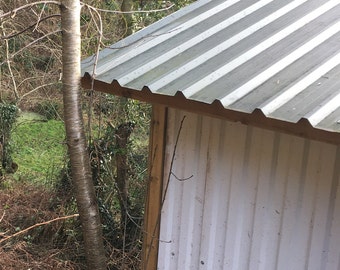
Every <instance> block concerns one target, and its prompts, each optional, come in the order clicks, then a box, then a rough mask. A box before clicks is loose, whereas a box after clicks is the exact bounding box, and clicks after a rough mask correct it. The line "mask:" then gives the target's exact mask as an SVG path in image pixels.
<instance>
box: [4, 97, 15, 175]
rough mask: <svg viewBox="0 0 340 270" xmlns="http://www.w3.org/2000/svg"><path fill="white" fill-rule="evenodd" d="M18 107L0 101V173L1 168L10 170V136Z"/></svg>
mask: <svg viewBox="0 0 340 270" xmlns="http://www.w3.org/2000/svg"><path fill="white" fill-rule="evenodd" d="M17 113H18V108H17V107H16V106H15V105H13V104H5V103H0V132H1V133H0V161H1V164H0V174H2V173H3V172H2V170H1V168H3V169H5V171H10V168H11V166H12V157H11V147H10V143H9V142H10V137H11V131H12V127H13V124H14V122H15V119H16V116H17Z"/></svg>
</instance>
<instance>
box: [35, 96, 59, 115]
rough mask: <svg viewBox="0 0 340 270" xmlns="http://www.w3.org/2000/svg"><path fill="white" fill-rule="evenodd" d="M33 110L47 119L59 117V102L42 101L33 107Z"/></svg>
mask: <svg viewBox="0 0 340 270" xmlns="http://www.w3.org/2000/svg"><path fill="white" fill-rule="evenodd" d="M35 111H36V112H37V113H38V114H40V115H43V116H44V117H45V118H46V119H47V120H52V119H54V120H57V119H60V114H61V113H60V112H61V104H60V103H59V102H57V101H48V100H46V101H42V102H40V103H38V104H37V105H36V107H35Z"/></svg>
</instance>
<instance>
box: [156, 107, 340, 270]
mask: <svg viewBox="0 0 340 270" xmlns="http://www.w3.org/2000/svg"><path fill="white" fill-rule="evenodd" d="M184 116H186V118H185V120H184V123H183V128H182V130H181V132H180V136H179V142H178V145H177V148H176V152H175V154H174V161H173V166H172V168H170V164H171V163H172V162H171V161H172V157H173V153H174V146H175V144H176V138H177V135H178V132H179V127H180V122H181V121H182V119H183V117H184ZM166 153H167V155H166V159H165V164H166V168H165V178H167V177H168V175H170V178H169V180H170V181H169V184H168V187H167V184H166V183H165V184H164V196H165V203H164V205H163V208H162V215H161V229H160V237H159V260H158V269H160V270H163V269H164V270H171V269H173V270H177V269H186V270H189V269H192V270H197V269H209V270H210V269H224V270H226V269H228V270H249V269H251V270H256V269H262V270H272V269H276V270H287V269H308V270H320V269H323V270H338V269H339V267H340V261H339V258H340V245H339V243H340V185H339V181H340V166H339V164H340V148H339V146H336V145H332V144H327V143H323V142H317V141H312V140H307V139H303V138H299V137H295V136H291V135H285V134H282V133H278V132H273V131H267V130H264V129H260V128H253V127H250V126H245V125H242V124H238V123H231V122H227V121H223V120H218V119H214V118H210V117H206V116H200V115H196V114H191V113H186V112H183V111H178V110H170V111H169V118H168V128H167V148H166ZM169 173H170V174H169Z"/></svg>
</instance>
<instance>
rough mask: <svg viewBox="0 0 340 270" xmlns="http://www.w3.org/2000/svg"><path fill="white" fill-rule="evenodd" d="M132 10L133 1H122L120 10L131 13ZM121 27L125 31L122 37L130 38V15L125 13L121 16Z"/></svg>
mask: <svg viewBox="0 0 340 270" xmlns="http://www.w3.org/2000/svg"><path fill="white" fill-rule="evenodd" d="M132 9H133V1H132V0H123V1H122V4H121V7H120V10H121V11H123V12H131V11H132ZM122 19H123V21H122V27H123V29H125V33H124V36H123V37H127V36H130V35H131V34H132V25H133V18H132V13H125V14H124V15H123V18H122Z"/></svg>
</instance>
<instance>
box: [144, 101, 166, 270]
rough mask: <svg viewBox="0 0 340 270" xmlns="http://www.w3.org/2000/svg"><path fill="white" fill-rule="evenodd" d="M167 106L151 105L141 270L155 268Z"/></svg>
mask: <svg viewBox="0 0 340 270" xmlns="http://www.w3.org/2000/svg"><path fill="white" fill-rule="evenodd" d="M166 117H167V108H166V107H165V106H163V105H158V104H157V105H153V107H152V120H151V130H150V146H149V183H148V192H147V199H146V205H145V215H144V241H143V257H142V265H143V266H142V269H143V270H153V269H154V270H156V269H157V259H158V240H159V227H160V214H161V200H162V189H163V177H164V169H163V165H164V151H165V141H166V139H165V133H166Z"/></svg>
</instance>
